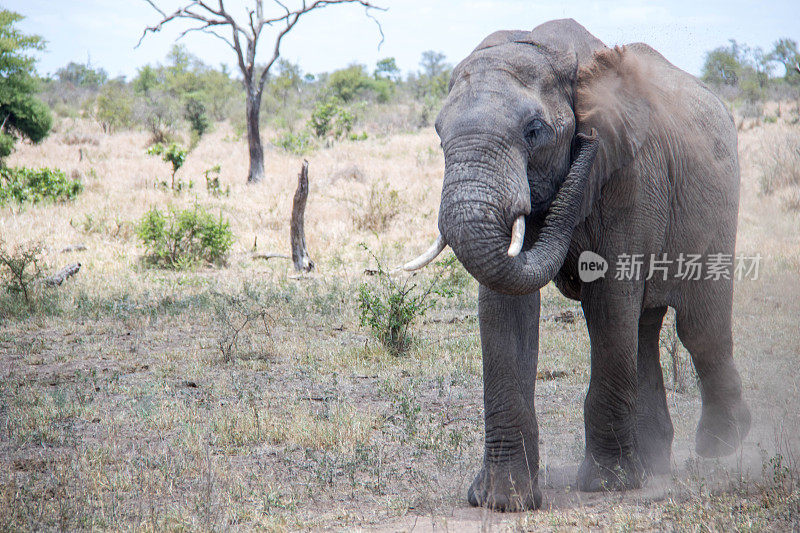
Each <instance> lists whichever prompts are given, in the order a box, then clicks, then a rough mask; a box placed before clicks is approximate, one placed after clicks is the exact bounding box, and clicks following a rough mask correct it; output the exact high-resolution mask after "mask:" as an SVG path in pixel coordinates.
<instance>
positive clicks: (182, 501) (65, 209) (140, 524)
mask: <svg viewBox="0 0 800 533" xmlns="http://www.w3.org/2000/svg"><path fill="white" fill-rule="evenodd" d="M17 20H18V17H17V16H16V15H13V14H11V13H9V12H7V11H0V43H2V45H3V46H8V47H10V48H9V50H10V51H9V52H6V48H4V49H3V51H4V54H3V55H0V70H2V72H3V77H2V78H0V111H2V115H0V119H3V117H7V120H4V122H3V126H2V128H0V131H1V132H2V133H1V135H2V137H0V143H4V144H0V147H2V146H8V147H9V148H8V149H7V151H6V153H5V156H4V157H2V159H1V161H2V163H1V164H0V529H2V530H14V531H16V530H45V529H46V530H52V529H59V530H70V531H72V530H78V529H111V530H118V529H138V530H165V529H169V530H201V531H206V530H229V529H242V530H252V529H266V530H277V531H282V530H295V529H322V528H333V529H353V528H364V527H375V528H385V529H391V530H411V529H414V528H415V527H421V528H431V527H436V528H447V529H453V530H463V529H470V530H473V529H478V528H484V529H487V530H531V531H534V530H535V531H538V530H557V531H560V530H573V529H580V530H589V529H591V530H626V531H630V530H690V531H734V530H748V531H758V530H792V529H797V528H798V527H800V469H799V467H798V462H797V461H798V456H797V453H798V450H799V448H798V444H800V442H798V436H799V435H800V416H798V413H800V384H799V383H798V381H797V379H795V378H794V376H795V375H796V371H795V368H796V366H797V361H798V358H800V337H799V336H798V321H797V317H798V316H800V284H798V282H797V273H798V272H800V240H799V237H798V235H800V231H798V230H799V229H800V227H799V226H800V171H798V169H800V73H798V72H795V70H792V69H793V65H792V63H793V62H794V63H796V62H797V60H798V53H797V45H796V43H794V42H792V41H790V40H787V39H782V40H780V41H778V42H777V43H776V45H775V48H774V50H771V51H768V52H763V51H759V50H751V49H749V48H747V47H746V46H744V45H742V44H740V43H735V42H731V43H730V45H728V46H723V47H721V48H719V49H716V50H713V51H711V52H710V53H709V54H708V55H707V61H706V64H705V66H704V69H703V74H702V76H703V78H704V79H705V81H706V82H707V83H708V84H709V85H710V86H711V87H712V89H713V90H715V91H717V92H718V94H720V95H721V96H722V97H723V99H724V100H725V101H726V103H727V104H728V105H729V106H730V109H731V111H732V113H733V116H734V118H735V121H736V124H737V127H738V129H739V133H740V137H739V155H740V164H741V168H742V201H741V207H740V217H739V239H738V243H737V252H739V253H745V254H748V255H755V254H760V256H761V263H760V270H759V272H758V276H757V278H756V279H745V280H742V281H741V282H739V283H738V284H737V287H736V292H735V301H734V320H735V324H734V336H735V342H736V344H735V348H734V349H735V357H736V358H737V364H738V366H739V368H740V370H741V373H742V376H743V380H744V387H745V391H746V393H745V394H746V396H747V400H748V403H749V404H750V406H751V408H752V409H753V412H754V417H753V419H754V427H753V430H752V432H751V436H750V437H748V439H747V441H746V443H745V446H744V448H743V449H742V450H741V452H739V453H737V454H736V455H735V456H734V457H731V458H729V459H725V460H714V461H706V460H702V459H700V458H698V457H697V456H696V455H695V454H694V448H693V439H694V428H695V426H696V423H697V420H698V417H699V405H700V399H699V391H698V390H697V387H696V385H695V380H694V374H693V370H692V367H691V362H690V361H689V359H688V354H687V353H686V351H685V350H684V349H683V348H682V347H681V345H680V343H679V342H678V341H677V339H676V337H675V333H674V327H672V324H673V322H674V318H673V317H671V316H668V327H666V328H665V329H664V333H663V338H662V346H663V351H662V366H663V370H664V375H665V381H666V382H667V383H668V385H669V390H668V401H669V405H670V410H671V414H672V416H673V421H674V424H675V433H676V437H675V444H674V457H673V472H672V474H671V475H670V476H666V477H664V478H656V479H652V480H650V482H649V484H648V485H647V487H646V488H644V489H642V490H638V491H630V492H625V493H608V494H602V493H601V494H585V493H579V492H577V491H576V490H575V488H574V478H575V472H576V470H577V463H578V462H579V461H580V459H581V458H582V455H583V423H582V420H583V415H582V404H583V398H584V395H585V390H586V386H587V383H588V376H589V371H590V369H589V362H588V349H589V340H588V335H587V332H586V325H585V322H584V319H583V316H582V314H581V311H580V308H579V306H577V305H576V303H575V302H572V301H569V300H566V299H565V298H563V297H562V296H561V295H560V293H558V291H557V290H556V289H555V288H554V287H552V286H548V287H546V288H545V289H543V293H542V295H543V296H542V316H543V320H542V323H541V346H540V352H541V353H540V363H539V375H538V383H537V388H536V395H537V398H536V402H537V403H536V407H537V416H538V419H539V424H540V436H541V439H542V448H541V449H542V457H541V461H542V470H541V475H542V488H543V491H544V494H545V506H544V508H543V509H542V510H541V511H537V512H531V513H521V514H512V515H502V514H495V513H490V512H487V511H485V510H480V509H471V508H469V507H468V504H467V503H466V499H465V494H466V489H467V487H468V485H469V483H470V482H471V481H472V476H473V475H474V473H475V469H476V468H477V466H478V465H479V464H480V461H481V453H482V450H483V443H482V438H483V427H482V423H483V412H482V410H483V405H482V384H481V380H482V374H481V372H482V368H481V353H480V342H479V336H478V325H477V318H476V309H477V303H476V295H477V286H476V284H475V282H474V280H472V278H471V277H470V276H469V275H467V273H466V272H465V271H464V270H463V268H461V267H460V265H459V264H458V262H457V261H455V258H454V257H453V256H452V255H451V256H448V257H444V258H443V259H442V260H441V261H439V262H438V263H437V264H435V265H433V266H432V267H429V268H428V269H426V270H424V271H423V272H421V273H418V274H415V275H413V276H409V275H405V274H397V273H395V272H393V268H394V267H396V266H397V265H399V264H401V263H402V262H403V261H404V260H406V259H408V258H410V257H412V256H414V255H416V254H417V253H418V252H420V251H421V250H422V249H423V248H424V247H425V246H426V245H427V244H428V243H429V242H430V241H431V240H432V238H433V237H434V236H435V235H436V231H437V230H436V217H437V209H438V202H439V192H440V190H441V175H442V169H443V160H442V155H441V150H440V148H439V144H438V139H437V137H436V135H435V132H434V131H433V128H432V122H433V119H434V118H435V116H436V112H437V110H438V108H439V106H440V104H441V101H442V99H443V98H444V96H445V95H446V92H447V83H448V79H449V74H450V69H451V65H450V63H448V59H447V58H445V57H444V56H443V55H442V54H440V53H437V52H435V51H430V52H426V53H425V54H423V56H422V57H421V58H420V65H419V68H418V70H417V71H416V72H413V73H402V72H400V70H399V69H398V67H397V65H396V63H395V61H394V59H392V58H386V59H383V60H381V61H379V62H378V63H377V64H376V65H370V66H366V65H358V64H354V65H349V66H343V68H341V69H338V70H335V71H333V72H329V73H321V74H309V73H304V72H303V71H302V70H301V68H300V67H299V66H298V65H294V64H292V63H289V62H286V61H282V60H281V61H279V62H277V63H276V64H275V67H274V69H275V70H274V74H273V75H271V76H269V78H268V80H267V82H266V86H265V90H264V94H263V101H262V106H263V108H262V112H261V115H260V117H261V118H260V120H261V133H262V136H263V139H264V141H265V178H264V180H263V182H262V183H261V184H260V185H256V186H252V185H250V186H248V185H247V184H246V180H245V178H246V176H247V173H248V147H247V142H246V135H245V134H246V124H245V110H244V107H245V102H244V90H243V88H242V83H241V81H239V80H238V79H237V76H235V75H233V73H231V72H229V71H228V70H226V69H225V68H217V67H215V66H211V65H206V64H204V63H203V62H202V60H201V59H199V58H197V57H195V56H193V55H192V54H191V52H190V51H189V50H188V49H186V48H184V47H181V46H175V47H174V48H173V49H172V50H170V51H169V52H168V54H167V55H166V57H165V59H164V61H163V62H162V63H159V64H155V65H148V66H144V67H142V68H140V69H139V70H138V73H137V74H136V76H134V77H133V78H132V79H110V78H109V76H108V75H107V73H106V72H105V71H103V70H102V69H100V68H97V67H94V66H92V65H90V64H80V63H70V64H68V65H66V66H64V67H63V68H62V69H60V70H58V71H57V72H56V73H55V74H54V75H53V76H52V77H48V78H41V77H39V76H38V75H37V74H36V72H35V68H34V67H35V65H34V62H33V60H32V59H31V57H30V54H29V51H31V50H34V49H37V47H41V46H43V44H42V41H41V39H39V38H37V37H34V36H26V35H23V34H22V33H20V32H19V31H18V30H16V29H15V22H16V21H17ZM6 43H11V44H10V45H7V44H6ZM453 59H455V58H453ZM784 71H785V72H784ZM303 158H306V159H308V160H309V162H310V173H309V180H310V195H309V199H308V207H307V212H306V231H305V233H306V239H307V241H308V249H309V252H310V254H311V256H312V258H313V260H314V262H315V265H316V268H315V270H314V272H313V273H311V274H302V275H300V274H297V273H296V272H295V271H294V270H293V269H292V267H291V262H290V261H287V260H286V257H285V256H286V255H287V254H288V253H289V242H288V240H289V237H288V236H289V216H290V212H291V206H292V194H293V191H294V190H295V187H296V185H297V172H298V170H299V169H300V165H301V162H302V159H303ZM71 263H80V265H81V269H80V271H79V272H78V273H77V274H75V275H74V276H73V277H71V278H70V279H68V280H67V281H65V282H64V283H63V284H62V285H60V286H57V287H56V286H52V285H51V284H48V283H47V282H46V279H47V276H48V275H49V274H51V273H52V272H54V271H55V270H57V269H59V268H60V267H62V266H64V265H66V264H71Z"/></svg>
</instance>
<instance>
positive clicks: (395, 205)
mask: <svg viewBox="0 0 800 533" xmlns="http://www.w3.org/2000/svg"><path fill="white" fill-rule="evenodd" d="M362 205H363V208H362V209H361V210H360V211H355V212H353V214H352V217H353V223H354V224H355V226H356V228H358V229H360V230H366V231H371V232H373V233H381V232H383V231H384V230H386V228H387V227H388V226H389V223H390V222H391V221H392V220H394V219H395V218H396V217H397V215H399V214H400V212H401V211H402V209H403V201H402V200H401V199H400V194H399V193H398V192H397V191H396V190H394V189H390V188H389V186H388V185H387V184H386V183H385V182H382V183H373V184H372V185H370V188H369V196H368V197H367V198H366V200H365V201H364V202H363V203H362Z"/></svg>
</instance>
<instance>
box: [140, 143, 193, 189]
mask: <svg viewBox="0 0 800 533" xmlns="http://www.w3.org/2000/svg"><path fill="white" fill-rule="evenodd" d="M187 153H188V152H187V150H186V149H185V148H184V147H182V146H181V145H180V144H177V143H171V144H170V145H169V146H164V145H163V144H161V143H156V144H154V145H153V146H151V147H150V148H148V149H147V155H160V156H161V160H162V161H164V162H165V163H170V164H171V165H172V185H171V188H172V190H173V191H174V190H175V173H176V172H178V169H180V168H181V167H182V166H183V163H184V162H185V161H186V154H187Z"/></svg>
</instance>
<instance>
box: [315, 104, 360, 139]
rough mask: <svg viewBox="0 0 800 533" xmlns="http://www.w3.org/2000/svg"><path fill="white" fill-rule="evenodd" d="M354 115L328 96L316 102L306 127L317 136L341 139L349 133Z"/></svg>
mask: <svg viewBox="0 0 800 533" xmlns="http://www.w3.org/2000/svg"><path fill="white" fill-rule="evenodd" d="M355 119H356V117H355V116H354V115H353V114H352V113H351V112H350V111H348V110H347V109H345V108H344V107H342V106H340V105H339V104H338V102H337V100H336V99H335V98H328V99H327V100H325V101H324V102H317V105H316V106H315V107H314V111H312V112H311V118H310V119H309V120H308V127H309V129H310V130H311V131H313V132H314V135H316V136H317V137H320V138H322V137H326V136H327V135H329V134H330V135H331V136H332V137H333V138H334V139H341V138H342V137H346V136H347V135H349V134H350V130H352V129H353V122H355Z"/></svg>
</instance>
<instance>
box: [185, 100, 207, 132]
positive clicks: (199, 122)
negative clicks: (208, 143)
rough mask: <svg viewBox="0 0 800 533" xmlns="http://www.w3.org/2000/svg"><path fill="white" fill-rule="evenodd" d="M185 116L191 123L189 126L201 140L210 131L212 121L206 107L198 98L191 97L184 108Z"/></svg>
mask: <svg viewBox="0 0 800 533" xmlns="http://www.w3.org/2000/svg"><path fill="white" fill-rule="evenodd" d="M184 116H185V117H186V120H188V121H189V126H190V127H191V128H192V132H193V133H194V134H195V135H197V138H200V137H202V136H203V134H205V133H206V132H207V131H208V130H209V129H211V121H210V120H209V119H208V115H207V114H206V106H205V105H204V104H203V102H202V101H200V99H199V98H197V97H196V96H190V97H189V98H187V100H186V105H185V107H184Z"/></svg>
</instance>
